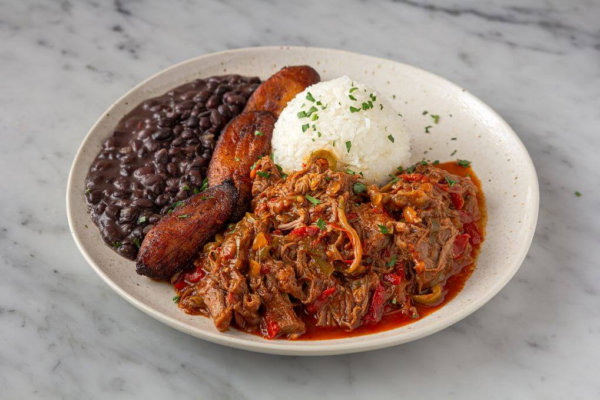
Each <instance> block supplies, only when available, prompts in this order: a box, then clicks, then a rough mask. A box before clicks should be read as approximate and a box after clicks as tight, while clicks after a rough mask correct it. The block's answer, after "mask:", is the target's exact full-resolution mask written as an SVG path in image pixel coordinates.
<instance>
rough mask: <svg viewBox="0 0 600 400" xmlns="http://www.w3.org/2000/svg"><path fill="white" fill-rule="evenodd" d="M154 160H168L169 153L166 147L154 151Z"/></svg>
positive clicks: (158, 161) (165, 162)
mask: <svg viewBox="0 0 600 400" xmlns="http://www.w3.org/2000/svg"><path fill="white" fill-rule="evenodd" d="M154 161H156V162H157V163H159V164H167V163H168V162H169V153H168V152H167V149H160V150H159V151H157V152H156V153H154Z"/></svg>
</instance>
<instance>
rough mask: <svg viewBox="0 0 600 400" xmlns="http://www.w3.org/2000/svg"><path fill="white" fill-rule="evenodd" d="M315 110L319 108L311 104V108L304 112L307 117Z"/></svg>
mask: <svg viewBox="0 0 600 400" xmlns="http://www.w3.org/2000/svg"><path fill="white" fill-rule="evenodd" d="M317 111H319V110H318V109H317V107H315V106H312V107H311V108H309V109H308V112H307V113H306V116H307V117H310V116H311V115H312V114H313V113H315V112H317Z"/></svg>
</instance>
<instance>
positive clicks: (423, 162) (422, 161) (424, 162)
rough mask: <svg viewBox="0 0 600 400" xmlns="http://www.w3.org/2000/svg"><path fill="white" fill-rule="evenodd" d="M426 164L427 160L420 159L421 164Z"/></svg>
mask: <svg viewBox="0 0 600 400" xmlns="http://www.w3.org/2000/svg"><path fill="white" fill-rule="evenodd" d="M427 164H429V163H428V162H427V161H425V160H421V165H427Z"/></svg>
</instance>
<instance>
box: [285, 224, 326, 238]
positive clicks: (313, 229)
mask: <svg viewBox="0 0 600 400" xmlns="http://www.w3.org/2000/svg"><path fill="white" fill-rule="evenodd" d="M320 230H321V229H319V227H317V226H302V227H300V228H297V229H294V230H293V231H291V232H290V235H296V236H314V235H316V234H317V233H319V231H320Z"/></svg>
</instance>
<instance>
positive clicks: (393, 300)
mask: <svg viewBox="0 0 600 400" xmlns="http://www.w3.org/2000/svg"><path fill="white" fill-rule="evenodd" d="M396 303H398V300H396V298H395V297H394V298H393V299H392V304H394V305H396Z"/></svg>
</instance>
